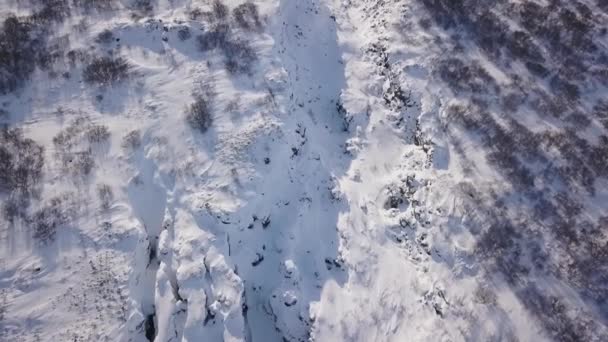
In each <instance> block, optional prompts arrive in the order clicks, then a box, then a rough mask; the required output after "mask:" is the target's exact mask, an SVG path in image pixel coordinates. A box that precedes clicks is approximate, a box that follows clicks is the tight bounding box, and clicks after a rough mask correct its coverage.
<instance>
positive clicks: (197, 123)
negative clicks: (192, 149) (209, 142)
mask: <svg viewBox="0 0 608 342" xmlns="http://www.w3.org/2000/svg"><path fill="white" fill-rule="evenodd" d="M186 121H187V122H188V124H189V125H190V127H192V128H193V129H196V130H198V131H200V132H201V133H205V132H206V131H207V130H208V129H209V127H211V123H212V122H213V118H212V112H211V104H210V103H209V100H207V99H206V98H205V97H204V96H200V95H199V96H196V98H195V101H194V103H193V104H191V105H190V107H188V110H187V111H186Z"/></svg>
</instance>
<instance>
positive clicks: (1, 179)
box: [0, 129, 44, 194]
mask: <svg viewBox="0 0 608 342" xmlns="http://www.w3.org/2000/svg"><path fill="white" fill-rule="evenodd" d="M43 167H44V148H43V147H42V146H40V145H38V144H36V143H35V142H34V141H33V140H31V139H27V138H24V137H23V134H22V132H21V131H20V130H18V129H3V130H0V192H8V193H11V192H13V191H18V192H20V193H22V194H30V193H32V192H33V191H34V187H35V185H37V184H38V183H39V182H40V180H41V178H42V168H43Z"/></svg>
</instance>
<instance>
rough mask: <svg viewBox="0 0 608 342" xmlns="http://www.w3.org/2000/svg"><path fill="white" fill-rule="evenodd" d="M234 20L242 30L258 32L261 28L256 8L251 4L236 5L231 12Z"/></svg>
mask: <svg viewBox="0 0 608 342" xmlns="http://www.w3.org/2000/svg"><path fill="white" fill-rule="evenodd" d="M232 16H233V17H234V20H235V21H236V23H237V24H238V25H239V27H241V28H242V29H244V30H259V29H261V28H262V22H261V21H260V15H259V13H258V7H257V5H256V4H254V3H252V2H246V3H244V4H240V5H238V6H237V7H236V8H234V10H232Z"/></svg>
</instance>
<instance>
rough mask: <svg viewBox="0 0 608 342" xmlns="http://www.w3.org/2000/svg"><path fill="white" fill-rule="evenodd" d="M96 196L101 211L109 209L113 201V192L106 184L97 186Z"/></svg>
mask: <svg viewBox="0 0 608 342" xmlns="http://www.w3.org/2000/svg"><path fill="white" fill-rule="evenodd" d="M97 196H98V197H99V202H100V203H101V209H102V210H108V209H110V204H111V203H112V200H114V192H113V191H112V188H111V187H110V186H109V185H108V184H98V185H97Z"/></svg>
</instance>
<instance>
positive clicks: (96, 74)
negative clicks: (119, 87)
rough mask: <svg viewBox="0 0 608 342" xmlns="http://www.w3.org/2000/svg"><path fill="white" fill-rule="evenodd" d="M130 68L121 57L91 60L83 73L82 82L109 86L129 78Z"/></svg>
mask: <svg viewBox="0 0 608 342" xmlns="http://www.w3.org/2000/svg"><path fill="white" fill-rule="evenodd" d="M130 68H131V66H130V65H129V63H128V62H127V61H126V60H125V59H124V58H122V57H118V58H110V57H99V58H95V59H93V60H92V61H91V62H90V63H89V65H87V66H86V68H85V69H84V71H83V74H82V76H83V78H84V81H85V82H87V83H89V84H97V85H111V84H115V83H118V82H120V81H122V80H125V79H127V78H128V77H129V70H130Z"/></svg>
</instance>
